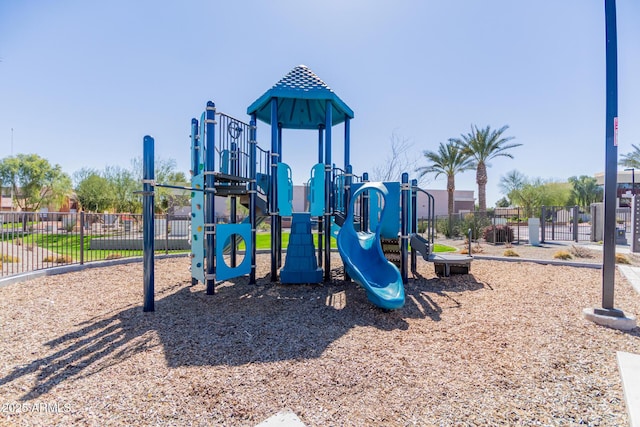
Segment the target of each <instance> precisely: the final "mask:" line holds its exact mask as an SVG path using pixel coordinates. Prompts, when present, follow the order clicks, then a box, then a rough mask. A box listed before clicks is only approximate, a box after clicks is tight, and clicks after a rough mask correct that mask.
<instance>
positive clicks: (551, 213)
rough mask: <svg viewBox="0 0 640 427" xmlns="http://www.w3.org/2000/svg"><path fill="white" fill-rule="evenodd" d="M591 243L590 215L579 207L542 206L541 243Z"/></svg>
mask: <svg viewBox="0 0 640 427" xmlns="http://www.w3.org/2000/svg"><path fill="white" fill-rule="evenodd" d="M550 240H564V241H571V240H572V241H574V242H580V241H590V240H591V223H590V215H589V214H588V213H586V212H585V211H584V210H582V209H580V207H578V206H542V213H541V215H540V242H541V243H544V242H545V241H550Z"/></svg>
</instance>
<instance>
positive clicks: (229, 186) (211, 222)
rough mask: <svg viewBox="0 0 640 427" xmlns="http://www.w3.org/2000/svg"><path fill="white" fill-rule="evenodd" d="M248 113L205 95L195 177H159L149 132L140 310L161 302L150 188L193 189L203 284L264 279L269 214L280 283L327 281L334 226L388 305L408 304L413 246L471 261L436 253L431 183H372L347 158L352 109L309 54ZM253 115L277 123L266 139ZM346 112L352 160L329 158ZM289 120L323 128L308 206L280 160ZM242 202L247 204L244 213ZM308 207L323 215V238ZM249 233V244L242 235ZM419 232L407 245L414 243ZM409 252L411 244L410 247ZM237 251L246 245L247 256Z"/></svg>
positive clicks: (194, 254) (454, 264) (442, 270)
mask: <svg viewBox="0 0 640 427" xmlns="http://www.w3.org/2000/svg"><path fill="white" fill-rule="evenodd" d="M247 113H248V115H249V116H250V121H249V123H245V122H243V121H241V120H239V119H236V118H234V117H232V116H229V115H226V114H224V113H222V112H218V111H217V109H216V106H215V104H214V103H213V102H211V101H209V102H208V103H207V106H206V109H205V111H204V112H203V113H202V115H201V117H200V120H199V121H198V120H197V119H195V118H194V119H192V121H191V174H192V178H191V187H188V188H187V187H176V186H170V185H164V184H161V183H156V182H155V181H154V175H153V173H154V172H153V171H154V161H153V157H154V154H153V152H154V140H153V138H152V137H150V136H146V137H145V138H144V151H143V154H144V155H143V162H144V166H143V169H144V171H143V184H144V188H143V192H142V194H143V220H144V231H143V234H144V237H143V240H144V248H145V252H144V263H145V265H144V271H145V274H144V311H153V309H154V296H153V279H154V278H153V228H154V225H153V206H154V200H153V197H154V194H153V188H154V187H155V186H158V187H162V186H164V187H173V188H180V189H186V190H189V191H191V207H192V213H191V254H190V256H191V276H192V283H193V284H196V283H198V282H202V283H204V284H205V285H206V293H207V294H209V295H211V294H214V293H215V284H216V282H219V281H223V280H228V279H231V278H235V277H240V276H246V275H248V276H249V284H255V283H256V230H257V226H258V225H259V223H261V222H263V221H268V222H269V224H270V241H271V245H270V261H271V263H270V280H271V281H272V282H276V281H278V272H279V273H280V277H279V280H280V282H281V283H291V284H294V283H321V282H323V281H330V280H331V264H330V261H331V258H330V257H331V238H332V237H333V238H336V240H337V246H338V252H339V253H340V256H341V259H342V261H343V263H344V266H345V279H346V280H350V279H353V280H354V281H356V282H357V283H359V284H360V285H361V286H362V287H363V288H364V289H365V290H366V292H367V297H368V299H369V300H370V301H371V302H372V303H373V304H375V305H376V306H378V307H381V308H383V309H398V308H400V307H402V306H403V304H404V284H405V283H407V281H408V270H409V261H410V262H411V265H412V268H411V270H412V272H414V273H415V265H416V262H417V253H420V254H421V256H422V257H423V258H424V259H425V260H427V261H430V262H433V263H434V265H435V269H436V273H437V274H439V275H442V276H448V275H449V274H452V273H468V271H469V267H470V261H471V256H470V255H469V256H461V255H458V256H452V255H436V254H434V253H433V239H434V237H435V232H434V228H435V224H434V203H433V197H431V195H430V194H429V193H428V192H426V191H424V190H422V189H420V188H418V186H417V181H415V180H413V181H411V182H409V176H408V174H407V173H404V174H403V175H402V182H385V183H370V182H368V175H367V174H366V173H363V174H362V176H357V175H354V174H353V172H352V165H351V163H350V158H351V157H350V120H351V119H352V118H353V117H354V114H353V111H352V110H351V109H350V108H349V107H348V106H347V105H346V104H345V103H344V102H343V101H342V100H341V99H340V98H339V97H338V96H337V95H336V94H335V93H334V92H333V90H331V89H330V88H329V87H328V86H327V85H326V84H325V83H324V82H323V81H322V80H321V79H320V78H319V77H318V76H316V75H315V74H314V73H313V72H312V71H311V70H310V69H309V68H307V67H306V66H304V65H300V66H298V67H295V68H294V69H293V70H292V71H290V72H289V73H288V74H287V75H286V76H285V77H284V78H282V79H281V80H280V81H279V82H278V83H276V84H275V85H274V86H273V87H272V88H271V89H269V90H268V91H267V92H265V93H264V94H263V95H262V96H261V97H260V98H258V99H257V100H256V101H255V102H254V103H253V104H251V105H250V106H249V107H248V109H247ZM257 120H261V121H263V122H264V123H267V124H268V125H270V127H271V132H270V138H271V146H270V150H264V149H263V148H260V147H259V146H258V142H257V126H256V125H257ZM339 124H344V167H343V168H338V167H336V166H335V165H334V164H333V163H332V146H333V135H332V129H333V127H334V126H336V125H339ZM283 129H306V130H316V131H317V132H318V163H317V164H315V165H314V166H313V167H312V168H311V172H310V179H309V183H308V193H309V196H308V206H309V209H308V211H307V212H293V207H292V200H293V182H292V178H291V177H292V174H291V169H290V167H289V165H288V164H286V163H284V162H283V134H282V130H283ZM418 192H423V193H425V194H426V195H427V197H428V207H427V218H426V230H425V234H426V237H423V236H422V235H420V234H418V233H417V231H418V230H417V203H416V200H417V193H418ZM215 196H224V197H228V198H229V208H230V221H229V223H219V222H218V221H217V219H216V217H215ZM237 203H240V204H242V205H243V206H245V207H246V208H248V211H249V215H248V217H246V219H245V220H243V221H242V222H238V218H237V216H238V215H237V211H236V206H237ZM283 217H292V223H291V234H290V238H289V246H288V248H287V256H286V259H285V264H284V267H283V266H282V252H283V248H282V247H281V246H282V243H281V242H282V228H283V227H282V218H283ZM312 217H314V218H316V221H317V229H318V232H317V233H318V239H317V242H318V244H317V248H316V247H315V246H314V243H313V236H312V222H311V219H312ZM241 243H244V248H245V249H244V253H243V254H241V253H240V250H239V246H240V244H241ZM409 244H411V252H409ZM409 253H410V254H411V255H410V257H409ZM239 255H243V257H242V260H241V261H239V260H238V257H239Z"/></svg>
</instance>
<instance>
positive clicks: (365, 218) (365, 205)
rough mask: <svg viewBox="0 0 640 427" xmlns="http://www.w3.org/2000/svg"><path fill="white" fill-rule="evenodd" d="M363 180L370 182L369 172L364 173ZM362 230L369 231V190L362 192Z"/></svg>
mask: <svg viewBox="0 0 640 427" xmlns="http://www.w3.org/2000/svg"><path fill="white" fill-rule="evenodd" d="M362 181H363V182H369V174H368V173H367V172H365V173H363V174H362ZM360 212H362V214H361V215H360V231H364V232H366V231H369V191H363V192H362V200H360Z"/></svg>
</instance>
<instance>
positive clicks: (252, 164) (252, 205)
mask: <svg viewBox="0 0 640 427" xmlns="http://www.w3.org/2000/svg"><path fill="white" fill-rule="evenodd" d="M249 125H250V126H251V130H250V134H249V144H250V147H249V178H250V180H249V220H250V221H251V273H250V274H249V284H250V285H255V284H256V224H257V221H256V219H257V218H256V215H257V212H256V197H257V191H258V185H257V183H256V179H257V174H256V162H257V159H256V144H257V138H256V132H257V129H256V115H255V113H254V114H252V115H251V121H250V122H249ZM245 256H246V255H245Z"/></svg>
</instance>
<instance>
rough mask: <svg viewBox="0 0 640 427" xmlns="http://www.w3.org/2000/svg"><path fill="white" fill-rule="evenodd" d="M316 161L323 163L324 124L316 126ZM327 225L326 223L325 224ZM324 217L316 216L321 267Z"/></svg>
mask: <svg viewBox="0 0 640 427" xmlns="http://www.w3.org/2000/svg"><path fill="white" fill-rule="evenodd" d="M318 163H324V125H320V126H318ZM327 227H328V225H327ZM323 236H324V218H323V217H322V216H319V217H318V267H320V268H323V257H322V253H323V251H322V244H323Z"/></svg>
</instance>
